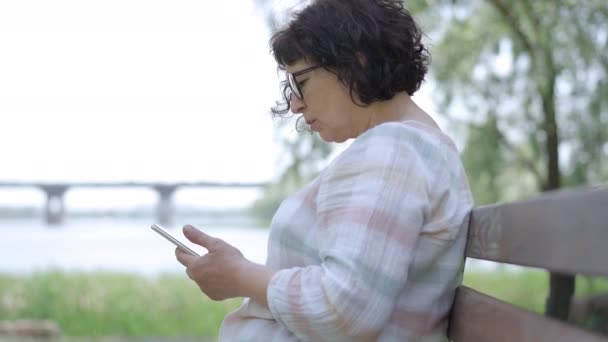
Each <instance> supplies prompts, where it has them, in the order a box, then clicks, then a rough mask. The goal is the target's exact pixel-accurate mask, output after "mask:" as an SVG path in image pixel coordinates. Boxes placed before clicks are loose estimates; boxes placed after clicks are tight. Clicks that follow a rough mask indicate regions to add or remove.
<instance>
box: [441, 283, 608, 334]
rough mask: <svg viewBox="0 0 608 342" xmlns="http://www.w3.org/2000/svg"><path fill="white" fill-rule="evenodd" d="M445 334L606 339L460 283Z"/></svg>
mask: <svg viewBox="0 0 608 342" xmlns="http://www.w3.org/2000/svg"><path fill="white" fill-rule="evenodd" d="M448 335H449V336H450V339H452V340H453V341H454V342H489V341H492V342H514V341H518V342H528V341H529V342H540V341H556V342H558V341H564V342H566V341H567V342H572V341H580V342H600V341H603V342H606V341H608V337H605V336H600V335H596V334H593V333H590V332H587V331H584V330H582V329H579V328H576V327H574V326H571V325H569V324H566V323H562V322H560V321H557V320H554V319H551V318H547V317H545V316H541V315H538V314H536V313H533V312H530V311H526V310H523V309H519V308H516V307H514V306H513V305H511V304H508V303H505V302H502V301H499V300H497V299H495V298H492V297H489V296H486V295H484V294H482V293H479V292H477V291H475V290H472V289H470V288H467V287H464V286H461V287H460V288H458V292H457V294H456V299H455V302H454V307H453V309H452V316H451V320H450V327H449V331H448Z"/></svg>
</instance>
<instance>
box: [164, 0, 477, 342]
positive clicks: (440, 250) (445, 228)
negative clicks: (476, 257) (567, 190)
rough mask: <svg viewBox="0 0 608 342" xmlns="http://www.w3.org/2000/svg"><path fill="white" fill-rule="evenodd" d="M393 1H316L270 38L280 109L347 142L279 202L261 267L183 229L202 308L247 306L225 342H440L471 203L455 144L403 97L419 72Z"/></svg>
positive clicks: (418, 45) (416, 46)
mask: <svg viewBox="0 0 608 342" xmlns="http://www.w3.org/2000/svg"><path fill="white" fill-rule="evenodd" d="M421 36H422V33H421V32H420V30H419V28H418V26H417V25H416V23H415V22H414V20H413V19H412V17H411V16H410V14H409V13H408V12H407V10H405V9H404V8H403V5H402V2H401V1H388V0H385V1H380V0H318V1H314V2H313V3H312V4H311V5H309V6H308V7H306V8H305V9H303V10H302V11H301V12H299V13H298V14H297V15H296V16H295V17H294V19H293V20H292V21H291V22H290V23H289V25H288V26H287V27H286V28H284V29H283V30H281V31H279V32H277V33H276V34H275V35H274V36H273V37H272V40H271V43H272V49H273V53H274V56H275V58H276V60H277V62H278V64H279V67H280V68H281V69H283V70H285V71H286V77H287V80H286V82H285V91H284V100H285V106H283V107H282V108H274V109H273V110H274V112H275V113H277V114H282V113H287V112H288V111H291V112H293V113H296V114H301V115H302V116H303V118H304V120H306V123H307V124H309V125H310V128H311V129H312V130H313V131H315V132H318V134H319V135H320V136H321V138H322V139H323V140H325V141H327V142H343V141H345V140H348V139H355V140H354V141H353V142H352V144H351V145H350V146H349V147H348V148H347V149H346V150H345V151H344V152H342V154H341V155H339V156H338V157H337V158H336V159H335V160H334V161H333V162H332V163H331V164H330V165H329V166H328V167H327V168H326V169H324V170H323V171H322V172H321V173H320V174H319V176H318V177H317V178H315V179H314V180H313V181H312V182H310V183H309V184H308V185H306V186H305V187H304V188H302V189H301V190H300V191H298V192H297V193H295V194H293V195H292V196H291V197H289V198H287V199H286V200H285V201H284V202H283V203H282V205H281V206H280V208H279V209H278V211H277V212H276V214H275V216H274V218H273V220H272V225H271V231H270V237H269V242H268V243H269V245H268V259H267V261H266V264H265V265H259V264H255V263H253V262H251V261H248V260H246V259H245V258H244V257H243V255H242V254H241V253H240V252H239V251H238V250H237V249H236V248H234V247H232V246H230V245H228V244H227V243H226V242H224V241H221V240H219V239H216V238H213V237H210V236H208V235H206V234H205V233H203V232H201V231H199V230H196V229H195V228H193V227H190V226H186V227H185V228H184V234H185V235H186V237H188V238H189V239H190V240H191V241H193V242H194V243H198V244H200V245H202V246H204V247H206V248H207V249H208V250H209V253H208V254H206V255H204V256H202V257H192V256H190V255H187V254H185V253H183V252H181V251H180V250H176V255H177V258H178V260H179V261H180V262H181V263H182V264H184V265H185V266H186V267H187V273H188V275H189V276H190V278H192V279H193V280H194V281H195V282H196V283H197V284H198V285H199V286H200V288H201V290H202V291H203V292H204V293H205V294H207V295H208V296H209V297H211V298H212V299H218V300H220V299H225V298H231V297H246V299H245V301H244V302H243V305H242V306H241V307H240V308H239V309H238V310H236V311H235V312H233V313H231V314H229V315H228V316H227V317H226V319H225V320H224V322H223V324H222V328H221V332H220V339H221V340H226V341H296V340H305V341H357V340H366V341H368V340H381V341H442V340H445V339H446V327H447V319H448V315H449V311H450V307H451V305H452V301H453V297H454V291H455V288H456V287H457V286H458V285H459V283H460V281H461V276H462V268H463V261H464V257H463V253H464V247H465V240H466V233H467V231H466V230H467V229H466V228H467V225H468V214H469V212H470V209H471V208H472V205H473V199H472V196H471V193H470V190H469V186H468V182H467V178H466V175H465V172H464V170H463V167H462V164H461V161H460V158H459V155H458V151H457V150H456V148H455V146H454V144H453V142H452V141H451V139H450V138H449V137H447V136H446V135H445V134H444V133H443V132H442V131H441V130H440V129H439V127H438V126H437V124H436V123H435V121H434V120H433V119H432V118H431V117H430V116H429V115H428V114H427V113H425V112H424V111H423V110H422V109H421V108H420V107H418V106H417V105H416V104H415V103H414V102H413V101H412V99H411V96H412V95H413V94H414V93H415V92H416V91H417V90H418V88H419V87H420V85H421V83H422V81H423V80H424V76H425V74H426V71H427V65H428V61H429V55H428V53H427V50H426V49H425V47H424V46H423V44H422V42H421Z"/></svg>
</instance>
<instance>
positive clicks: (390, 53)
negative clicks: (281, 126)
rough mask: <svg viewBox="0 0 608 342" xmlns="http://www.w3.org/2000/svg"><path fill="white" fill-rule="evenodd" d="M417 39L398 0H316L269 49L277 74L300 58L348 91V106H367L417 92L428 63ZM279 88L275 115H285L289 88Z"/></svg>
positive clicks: (418, 31)
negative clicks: (333, 77)
mask: <svg viewBox="0 0 608 342" xmlns="http://www.w3.org/2000/svg"><path fill="white" fill-rule="evenodd" d="M422 36H423V33H422V30H421V29H420V27H419V26H418V25H417V24H416V22H415V21H414V19H413V18H412V16H411V14H410V13H409V11H408V10H407V9H406V8H405V7H404V5H403V1H402V0H315V1H313V3H312V4H311V5H309V6H307V7H306V8H304V9H303V10H301V11H300V12H297V13H295V14H294V15H293V18H292V20H291V22H290V23H289V24H288V26H287V27H285V28H284V29H282V30H280V31H278V32H276V33H275V34H274V35H273V36H272V38H271V39H270V45H271V48H272V53H273V55H274V58H275V60H276V61H277V63H278V65H279V70H285V66H286V65H288V64H292V63H295V62H296V61H298V60H300V59H306V60H307V61H309V62H310V63H314V64H320V65H321V66H322V67H323V68H325V69H326V70H328V71H330V72H332V73H334V74H336V76H337V77H338V79H339V80H340V81H342V82H343V83H344V84H345V85H346V86H347V87H348V88H349V89H350V96H351V98H352V99H353V102H355V103H357V104H358V105H360V106H367V105H370V104H371V103H373V102H375V101H382V100H389V99H391V98H392V97H393V96H394V95H395V94H396V93H398V92H401V91H406V92H407V93H408V94H409V95H413V94H414V93H415V92H416V91H417V90H418V89H419V88H420V85H421V83H422V81H423V80H424V77H425V75H426V72H427V70H428V65H429V63H430V58H431V56H430V53H429V51H428V50H427V49H426V47H425V46H424V45H423V44H422ZM282 86H283V88H282V89H283V101H282V102H278V103H277V106H276V107H274V108H272V112H273V114H275V115H283V114H286V113H287V112H289V110H290V104H289V99H288V96H289V89H288V86H287V84H286V82H283V84H282ZM354 94H356V95H357V96H356V98H357V99H358V100H359V101H356V100H355V97H354V96H353V95H354ZM358 102H360V103H358Z"/></svg>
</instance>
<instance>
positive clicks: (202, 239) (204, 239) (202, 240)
mask: <svg viewBox="0 0 608 342" xmlns="http://www.w3.org/2000/svg"><path fill="white" fill-rule="evenodd" d="M183 231H184V236H185V237H186V238H188V240H190V241H192V242H194V243H195V244H197V245H200V246H203V247H205V248H206V249H207V250H210V248H209V247H211V246H212V245H213V244H215V243H217V240H218V239H217V238H214V237H213V236H210V235H207V234H205V233H203V232H202V231H200V230H198V229H196V228H194V227H193V226H191V225H189V224H188V225H185V226H184V229H183Z"/></svg>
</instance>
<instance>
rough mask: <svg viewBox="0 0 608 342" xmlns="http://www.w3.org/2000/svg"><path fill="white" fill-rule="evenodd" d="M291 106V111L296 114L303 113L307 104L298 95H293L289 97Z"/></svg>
mask: <svg viewBox="0 0 608 342" xmlns="http://www.w3.org/2000/svg"><path fill="white" fill-rule="evenodd" d="M289 108H291V112H292V113H294V114H299V113H302V111H303V110H304V108H306V104H305V103H304V101H302V100H300V99H299V98H298V97H297V96H295V95H292V96H291V99H289Z"/></svg>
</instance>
